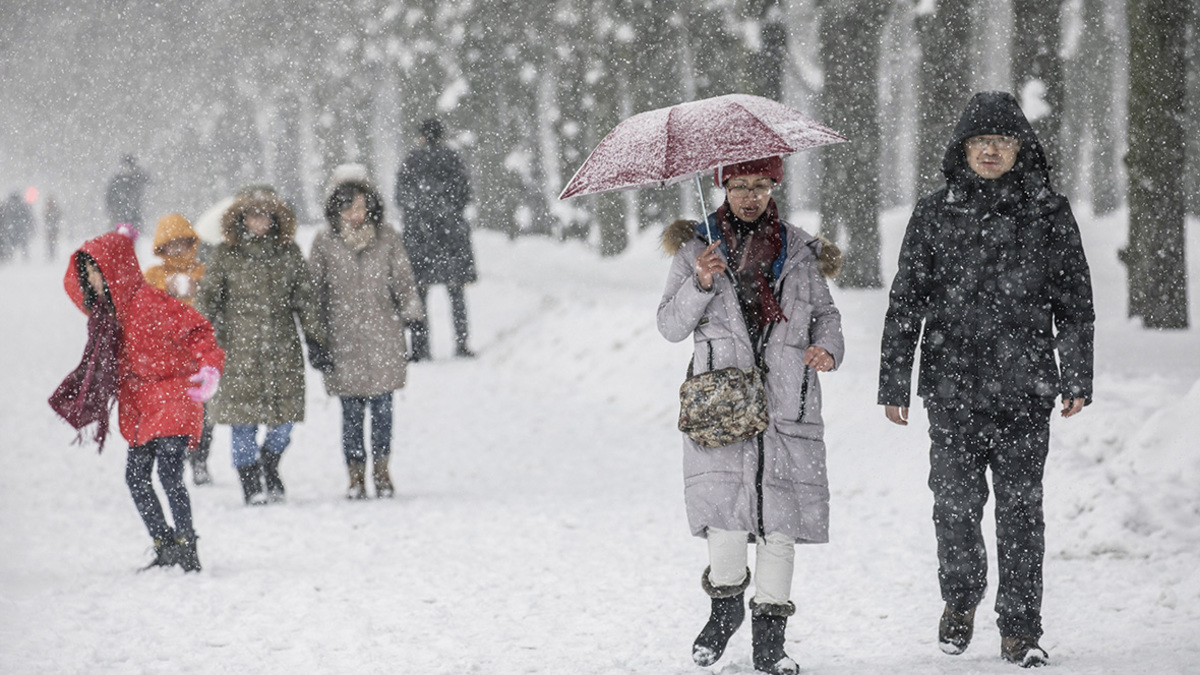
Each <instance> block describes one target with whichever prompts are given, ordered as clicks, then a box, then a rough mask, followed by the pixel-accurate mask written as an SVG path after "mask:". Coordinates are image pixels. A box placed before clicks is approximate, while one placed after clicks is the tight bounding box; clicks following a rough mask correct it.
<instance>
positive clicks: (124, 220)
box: [104, 155, 150, 241]
mask: <svg viewBox="0 0 1200 675" xmlns="http://www.w3.org/2000/svg"><path fill="white" fill-rule="evenodd" d="M149 184H150V175H149V174H147V173H146V171H145V170H144V169H142V167H140V166H138V163H137V158H135V157H134V156H133V155H122V156H121V168H120V170H118V171H117V173H116V175H114V176H113V177H112V179H111V180H109V182H108V189H107V190H106V191H105V193H104V205H105V206H106V207H107V208H108V219H109V222H110V223H112V226H113V228H114V229H117V230H127V231H128V232H131V233H132V234H133V238H134V240H135V241H136V240H137V235H138V233H140V232H141V231H142V201H143V199H144V198H145V194H146V186H147V185H149Z"/></svg>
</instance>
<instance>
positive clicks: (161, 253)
mask: <svg viewBox="0 0 1200 675" xmlns="http://www.w3.org/2000/svg"><path fill="white" fill-rule="evenodd" d="M199 248H200V237H199V236H198V235H197V234H196V230H194V229H193V228H192V224H191V222H189V221H188V219H187V218H185V217H183V215H182V214H179V213H169V214H167V215H165V216H163V217H162V218H160V219H159V220H158V225H157V226H156V227H155V229H154V254H155V255H157V256H158V257H160V258H162V264H161V265H155V266H154V267H151V268H150V269H148V270H146V282H147V283H149V284H150V285H151V286H153V287H155V288H157V289H159V290H161V291H166V292H167V293H168V294H169V295H170V296H171V297H173V298H175V299H176V300H179V301H180V302H182V303H184V304H187V305H189V306H190V305H191V304H192V303H193V301H195V299H196V290H197V289H198V288H199V287H200V280H201V279H203V278H204V263H202V262H200V261H199V259H198V258H197V252H198V251H199ZM212 432H213V424H212V420H210V419H209V417H208V407H207V406H205V414H204V432H203V433H202V434H201V435H200V441H199V443H198V444H197V445H196V447H195V448H192V449H191V450H189V451H188V463H189V464H191V465H192V482H194V483H195V484H196V485H206V484H208V483H211V482H212V476H211V475H210V474H209V473H208V449H209V447H210V446H211V445H212Z"/></svg>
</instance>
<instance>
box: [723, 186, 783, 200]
mask: <svg viewBox="0 0 1200 675" xmlns="http://www.w3.org/2000/svg"><path fill="white" fill-rule="evenodd" d="M774 189H775V185H774V183H759V184H758V185H744V184H738V185H726V186H725V192H726V193H727V194H728V195H729V196H730V197H735V198H737V199H743V198H745V197H749V196H750V195H754V197H755V198H756V199H762V198H763V197H766V196H767V195H769V194H771V191H772V190H774Z"/></svg>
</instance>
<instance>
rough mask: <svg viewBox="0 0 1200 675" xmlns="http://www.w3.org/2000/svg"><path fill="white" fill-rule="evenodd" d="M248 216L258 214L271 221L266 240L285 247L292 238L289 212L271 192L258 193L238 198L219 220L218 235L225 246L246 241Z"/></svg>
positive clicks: (293, 230)
mask: <svg viewBox="0 0 1200 675" xmlns="http://www.w3.org/2000/svg"><path fill="white" fill-rule="evenodd" d="M248 213H262V214H266V215H269V216H270V217H271V222H272V225H271V230H270V232H268V234H267V236H269V237H271V238H273V239H274V240H275V241H276V242H277V243H280V244H284V243H287V242H289V241H292V239H293V238H294V237H295V236H296V215H295V214H294V213H292V209H291V208H289V207H288V205H287V204H286V203H284V201H283V200H282V199H280V198H279V195H277V194H275V193H274V192H273V191H269V190H264V189H258V190H253V191H250V192H247V193H245V194H239V195H238V197H237V199H236V200H234V202H233V204H230V206H229V208H228V209H226V210H225V213H224V214H223V215H222V216H221V234H222V235H223V236H224V238H225V243H227V244H229V245H230V246H238V245H240V244H241V243H243V242H244V241H246V240H247V239H248V237H247V232H246V214H248Z"/></svg>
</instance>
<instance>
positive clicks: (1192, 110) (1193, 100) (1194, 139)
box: [1183, 0, 1200, 216]
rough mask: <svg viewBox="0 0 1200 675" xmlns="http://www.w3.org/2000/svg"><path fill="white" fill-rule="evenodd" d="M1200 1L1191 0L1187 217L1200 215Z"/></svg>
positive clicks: (1185, 183)
mask: <svg viewBox="0 0 1200 675" xmlns="http://www.w3.org/2000/svg"><path fill="white" fill-rule="evenodd" d="M1198 31H1200V0H1192V26H1191V31H1190V33H1189V35H1190V38H1189V40H1188V45H1187V57H1186V62H1187V64H1188V68H1187V71H1188V73H1187V82H1188V89H1187V110H1188V114H1187V115H1186V116H1185V117H1184V120H1185V122H1184V125H1185V126H1184V133H1185V134H1186V135H1187V139H1188V145H1187V170H1185V171H1184V172H1183V176H1184V195H1185V199H1186V200H1187V211H1186V212H1187V214H1188V215H1191V216H1200V35H1197V32H1198Z"/></svg>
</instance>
